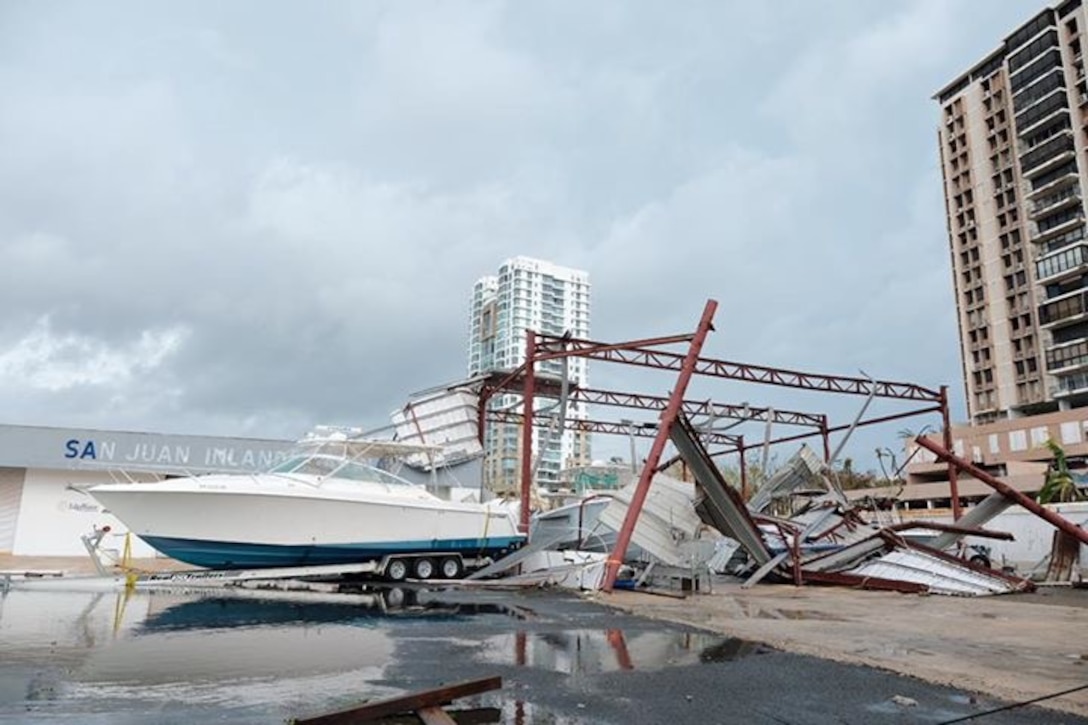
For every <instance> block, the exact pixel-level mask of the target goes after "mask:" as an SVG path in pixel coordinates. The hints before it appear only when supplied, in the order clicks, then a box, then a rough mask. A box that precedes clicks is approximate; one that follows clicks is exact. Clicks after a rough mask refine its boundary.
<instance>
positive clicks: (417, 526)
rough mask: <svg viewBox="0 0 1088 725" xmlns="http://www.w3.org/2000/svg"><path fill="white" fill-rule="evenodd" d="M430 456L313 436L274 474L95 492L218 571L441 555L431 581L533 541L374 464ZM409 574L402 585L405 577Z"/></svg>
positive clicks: (171, 548)
mask: <svg viewBox="0 0 1088 725" xmlns="http://www.w3.org/2000/svg"><path fill="white" fill-rule="evenodd" d="M422 448H429V447H425V446H419V445H408V444H403V443H398V442H395V441H373V440H359V439H347V438H344V437H338V438H337V437H334V438H318V439H314V438H310V439H304V440H303V441H302V442H301V444H300V448H299V452H298V454H297V455H294V456H292V457H290V458H288V459H287V460H286V461H284V462H283V463H281V464H279V465H277V466H275V467H274V468H272V469H271V470H269V471H267V472H264V473H258V474H229V475H207V476H198V477H191V478H175V479H170V480H166V481H161V482H157V483H122V484H106V485H99V486H94V487H92V488H90V489H88V492H89V493H90V494H91V495H92V496H93V497H94V498H95V499H97V500H98V501H99V502H100V503H101V504H102V505H103V506H105V507H106V508H107V509H108V510H109V511H110V512H111V513H112V514H113V515H114V516H116V517H117V518H118V519H120V520H121V521H122V522H123V523H124V524H125V525H126V526H128V527H129V529H130V530H131V532H132V533H133V534H135V535H137V536H139V537H140V538H141V539H143V540H144V541H146V542H147V543H148V544H150V545H151V546H152V547H154V548H155V549H157V550H158V551H160V552H162V553H163V554H165V555H166V556H169V557H171V558H174V559H178V560H180V561H184V562H187V563H189V564H194V565H196V566H201V567H208V568H215V569H224V568H257V567H285V566H310V565H322V564H345V563H355V562H364V561H371V560H388V559H387V557H389V556H398V555H421V554H433V555H434V558H435V560H428V561H426V563H425V564H426V566H429V567H430V568H429V569H425V570H421V569H415V573H416V575H417V576H420V577H421V578H426V577H427V576H429V575H433V572H434V569H435V568H437V569H438V570H440V571H441V572H442V575H443V576H445V577H451V575H452V576H456V575H459V574H460V572H461V563H460V562H464V561H466V560H471V559H486V558H491V559H494V558H498V557H500V556H502V555H504V554H506V553H507V552H509V551H512V550H514V549H516V548H518V547H520V546H521V545H522V544H523V543H524V542H525V537H524V536H523V535H522V534H520V533H519V532H518V527H517V520H516V519H515V517H514V516H513V515H512V514H511V513H510V511H509V510H508V509H504V508H502V507H500V506H497V505H487V504H477V503H459V502H453V501H446V500H443V499H441V498H439V497H437V496H435V495H433V494H432V493H430V492H429V491H427V490H426V488H424V487H423V486H420V485H417V484H413V483H410V482H408V481H406V480H405V479H403V478H401V477H399V476H397V475H395V474H394V473H392V472H390V471H388V470H383V469H382V468H379V467H378V466H377V465H372V464H371V463H364V462H363V461H364V459H365V460H373V459H381V460H388V459H389V458H391V457H401V458H403V456H404V455H406V454H412V453H415V454H418V453H420V451H421V449H422ZM442 554H448V555H449V556H448V557H441V556H440V555H442ZM421 561H422V560H421V559H418V558H417V559H406V560H404V562H403V563H404V564H411V565H412V566H413V567H414V566H415V565H416V564H417V563H419V562H421ZM436 565H437V566H436ZM403 569H404V567H401V571H398V572H397V573H396V575H394V578H403V576H404V575H405V574H406V573H407V572H406V571H404V570H403Z"/></svg>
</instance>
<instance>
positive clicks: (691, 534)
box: [599, 474, 703, 566]
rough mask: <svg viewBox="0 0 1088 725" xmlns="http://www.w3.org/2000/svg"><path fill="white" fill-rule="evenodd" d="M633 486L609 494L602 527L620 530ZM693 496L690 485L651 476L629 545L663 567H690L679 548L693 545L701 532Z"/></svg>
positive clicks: (666, 477)
mask: <svg viewBox="0 0 1088 725" xmlns="http://www.w3.org/2000/svg"><path fill="white" fill-rule="evenodd" d="M637 483H638V481H637V480H633V481H632V482H631V483H630V484H628V485H627V486H625V487H623V488H622V489H621V490H619V491H616V492H615V493H614V494H613V499H612V503H611V504H609V505H608V508H606V509H605V510H604V511H602V512H601V516H600V519H599V522H600V523H601V524H602V525H603V526H606V527H608V528H610V529H612V530H614V531H619V530H620V527H622V526H623V519H624V517H625V516H626V515H627V509H628V507H629V506H630V503H631V496H632V495H633V494H634V491H635V486H636V485H637ZM694 496H695V486H694V484H691V483H685V482H684V481H678V480H676V479H675V478H670V477H668V476H665V475H663V474H658V475H656V476H654V478H653V481H652V482H651V484H650V490H649V493H647V494H646V501H645V502H644V503H643V504H642V513H641V515H640V516H639V517H638V523H637V524H636V525H635V530H634V533H633V534H632V535H631V542H632V543H633V544H635V546H638V547H639V548H640V549H642V550H643V551H645V552H646V553H648V554H650V555H651V556H653V557H654V558H655V559H658V560H659V561H661V562H662V563H664V564H669V565H671V566H688V565H690V564H691V562H690V561H689V560H688V559H689V558H690V554H689V552H688V550H686V549H685V548H684V547H682V546H681V544H683V543H684V542H690V541H694V540H695V539H696V538H697V537H698V536H699V533H700V532H701V531H702V530H703V522H702V521H701V520H700V519H699V516H698V515H697V514H696V513H695V506H694V504H693V502H692V499H693V497H694Z"/></svg>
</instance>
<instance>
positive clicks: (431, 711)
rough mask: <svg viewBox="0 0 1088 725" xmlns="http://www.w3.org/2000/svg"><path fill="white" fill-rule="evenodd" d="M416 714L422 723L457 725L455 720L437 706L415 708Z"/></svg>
mask: <svg viewBox="0 0 1088 725" xmlns="http://www.w3.org/2000/svg"><path fill="white" fill-rule="evenodd" d="M416 715H419V719H420V720H422V721H423V725H457V721H456V720H454V719H453V718H452V717H450V716H449V715H448V714H447V713H446V711H445V710H443V709H442V708H440V707H438V706H435V707H424V708H421V709H419V710H416Z"/></svg>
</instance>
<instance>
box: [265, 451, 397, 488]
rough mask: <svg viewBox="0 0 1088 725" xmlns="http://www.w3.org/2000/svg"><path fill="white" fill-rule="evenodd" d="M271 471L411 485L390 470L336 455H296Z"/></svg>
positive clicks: (394, 484)
mask: <svg viewBox="0 0 1088 725" xmlns="http://www.w3.org/2000/svg"><path fill="white" fill-rule="evenodd" d="M269 473H297V474H302V475H308V476H322V477H330V476H331V477H334V478H346V479H348V480H351V481H369V482H372V483H385V484H390V485H393V486H410V485H412V484H410V483H408V482H407V481H405V480H404V479H402V478H399V477H397V476H394V475H393V474H392V473H389V472H388V471H383V470H381V469H380V468H375V467H374V466H369V465H367V464H365V463H360V462H359V461H347V460H344V459H343V458H338V457H336V456H320V455H319V456H295V457H294V458H288V459H287V460H286V461H284V462H283V463H281V464H279V465H278V466H276V467H275V468H273V469H272V470H271V471H269Z"/></svg>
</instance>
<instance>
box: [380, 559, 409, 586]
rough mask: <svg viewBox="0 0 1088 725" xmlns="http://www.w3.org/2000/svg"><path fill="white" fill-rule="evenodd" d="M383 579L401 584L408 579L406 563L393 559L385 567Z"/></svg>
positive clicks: (402, 560)
mask: <svg viewBox="0 0 1088 725" xmlns="http://www.w3.org/2000/svg"><path fill="white" fill-rule="evenodd" d="M385 578H386V579H388V580H389V581H391V582H402V581H404V580H405V579H407V578H408V562H406V561H405V560H404V559H393V560H391V561H390V562H389V563H388V564H386V566H385Z"/></svg>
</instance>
